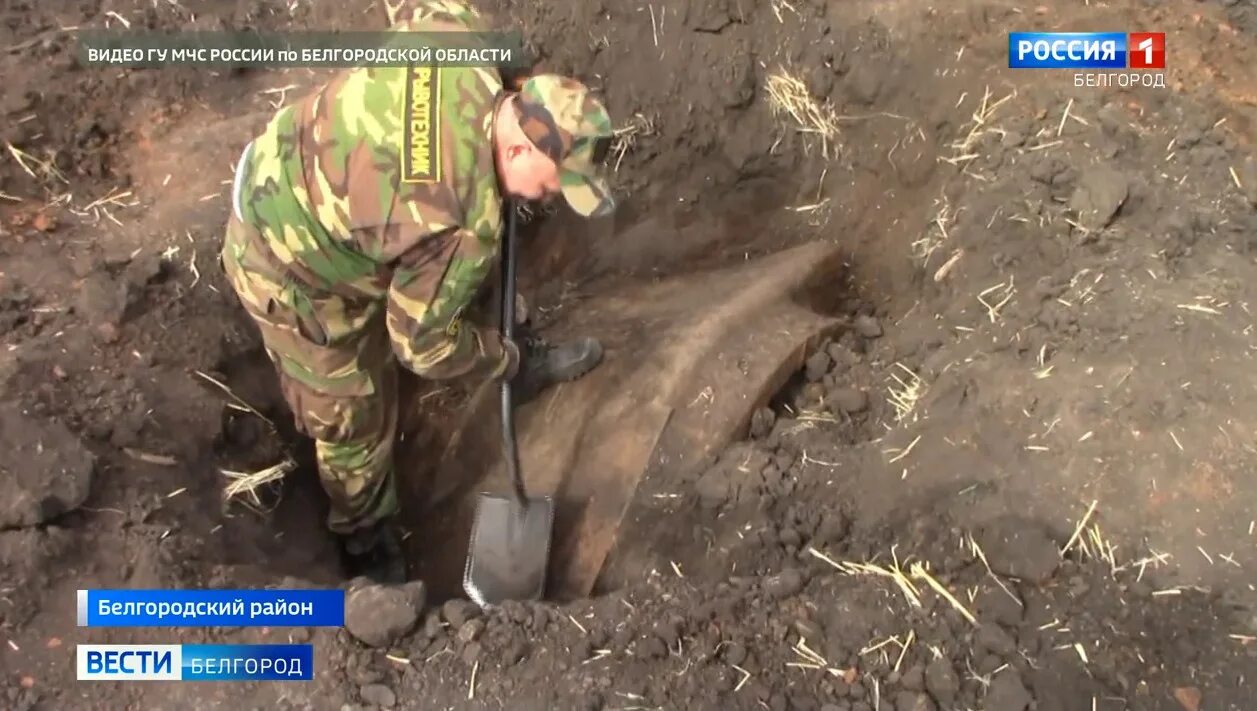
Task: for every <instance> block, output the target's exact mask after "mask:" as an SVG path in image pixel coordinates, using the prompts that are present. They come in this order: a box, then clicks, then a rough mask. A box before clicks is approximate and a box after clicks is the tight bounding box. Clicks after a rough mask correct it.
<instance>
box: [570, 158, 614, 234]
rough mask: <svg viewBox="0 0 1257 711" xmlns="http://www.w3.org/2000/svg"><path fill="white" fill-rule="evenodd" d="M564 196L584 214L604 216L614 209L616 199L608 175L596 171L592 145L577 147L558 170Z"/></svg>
mask: <svg viewBox="0 0 1257 711" xmlns="http://www.w3.org/2000/svg"><path fill="white" fill-rule="evenodd" d="M559 186H560V188H561V189H562V191H563V199H565V200H567V204H568V205H570V206H571V208H572V210H574V211H575V212H576V214H578V215H581V216H582V217H605V216H607V215H610V214H611V213H612V212H614V211H615V200H614V199H613V198H612V197H611V187H610V185H608V183H607V180H606V178H603V177H601V176H600V175H598V173H597V169H596V168H595V167H594V164H593V152H592V150H591V149H590V147H589V146H581V147H580V148H578V149H576V150H574V151H573V152H572V153H571V155H569V156H568V157H567V160H565V161H563V165H562V168H561V170H560V173H559Z"/></svg>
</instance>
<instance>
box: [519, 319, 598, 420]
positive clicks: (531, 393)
mask: <svg viewBox="0 0 1257 711" xmlns="http://www.w3.org/2000/svg"><path fill="white" fill-rule="evenodd" d="M520 345H521V346H522V353H521V354H520V359H521V361H522V362H521V363H520V367H519V374H518V375H516V376H515V379H514V380H513V381H511V386H512V395H513V397H514V400H515V402H516V403H517V404H523V403H525V402H528V401H529V400H531V399H533V398H535V397H536V396H537V395H539V394H541V393H542V392H543V391H545V390H546V388H549V387H550V386H552V385H556V384H558V383H566V382H570V381H572V380H577V379H579V378H582V377H584V376H585V375H586V374H587V373H589V371H591V370H593V369H594V368H596V367H597V366H598V364H599V363H601V362H602V344H601V343H599V342H598V339H596V338H577V339H573V340H570V341H563V342H562V343H550V342H549V341H547V340H545V339H544V338H540V337H537V336H534V335H531V334H527V335H525V336H524V337H523V338H522V339H521V340H520Z"/></svg>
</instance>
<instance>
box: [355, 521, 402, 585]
mask: <svg viewBox="0 0 1257 711" xmlns="http://www.w3.org/2000/svg"><path fill="white" fill-rule="evenodd" d="M342 543H343V546H344V549H345V556H346V557H347V558H348V559H349V568H350V571H349V573H350V577H357V576H360V575H361V576H365V577H367V578H370V579H371V580H372V581H374V582H377V583H381V584H386V585H400V584H402V583H404V582H406V578H407V570H406V554H405V552H404V551H403V550H402V544H401V539H400V537H398V535H397V531H396V529H395V528H394V527H393V526H392V525H391V524H389V523H379V524H376V525H374V526H368V527H366V528H360V529H358V530H357V531H354V532H353V533H351V534H349V535H347V536H345V537H344V538H343V539H342Z"/></svg>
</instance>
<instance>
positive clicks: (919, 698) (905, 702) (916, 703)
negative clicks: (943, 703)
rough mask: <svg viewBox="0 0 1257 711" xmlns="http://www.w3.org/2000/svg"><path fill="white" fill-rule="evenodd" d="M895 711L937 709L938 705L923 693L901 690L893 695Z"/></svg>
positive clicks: (931, 710) (935, 710) (934, 710)
mask: <svg viewBox="0 0 1257 711" xmlns="http://www.w3.org/2000/svg"><path fill="white" fill-rule="evenodd" d="M895 711H938V707H937V706H935V705H934V701H933V700H932V699H930V697H929V696H926V695H925V694H922V693H918V692H916V691H901V692H899V693H898V694H896V695H895Z"/></svg>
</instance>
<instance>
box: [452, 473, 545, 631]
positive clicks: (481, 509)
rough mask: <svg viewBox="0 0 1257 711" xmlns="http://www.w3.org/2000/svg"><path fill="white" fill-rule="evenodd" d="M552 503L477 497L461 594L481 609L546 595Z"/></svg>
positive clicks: (484, 495)
mask: <svg viewBox="0 0 1257 711" xmlns="http://www.w3.org/2000/svg"><path fill="white" fill-rule="evenodd" d="M553 525H554V502H553V501H552V500H551V499H550V498H549V497H544V498H530V499H528V505H527V506H526V507H521V506H520V504H519V502H518V501H516V500H515V498H514V497H513V496H509V495H499V494H481V495H480V497H479V499H478V500H477V502H476V518H475V523H474V524H473V526H472V531H471V546H470V547H469V549H468V553H467V567H466V569H465V570H464V571H463V591H464V592H466V593H467V597H469V598H471V600H472V601H473V602H475V603H476V604H477V605H479V606H481V607H488V606H492V605H500V604H501V603H503V602H507V601H511V600H514V601H525V600H540V599H541V596H542V595H543V594H544V593H545V586H546V573H547V567H548V564H549V560H550V538H551V531H552V529H553Z"/></svg>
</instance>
